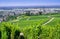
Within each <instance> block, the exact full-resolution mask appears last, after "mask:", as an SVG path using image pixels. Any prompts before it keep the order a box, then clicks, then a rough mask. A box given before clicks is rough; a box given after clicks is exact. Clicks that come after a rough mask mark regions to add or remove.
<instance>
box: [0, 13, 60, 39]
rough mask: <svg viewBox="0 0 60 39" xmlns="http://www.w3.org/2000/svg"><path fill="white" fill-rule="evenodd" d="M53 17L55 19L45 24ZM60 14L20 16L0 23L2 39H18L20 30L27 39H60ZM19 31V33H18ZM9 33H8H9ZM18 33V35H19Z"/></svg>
mask: <svg viewBox="0 0 60 39" xmlns="http://www.w3.org/2000/svg"><path fill="white" fill-rule="evenodd" d="M52 17H54V18H55V19H54V20H53V21H51V22H50V23H48V24H46V25H43V24H44V23H46V22H47V21H48V20H50V19H51V18H52ZM59 17H60V16H58V14H54V15H40V16H19V17H17V19H15V20H10V21H8V22H2V23H0V33H2V34H1V35H0V38H1V39H8V38H11V39H15V38H16V39H18V38H19V34H20V32H22V33H24V37H25V39H38V37H39V38H40V39H60V33H59V32H60V18H59ZM42 25H43V26H42ZM16 32H18V33H16ZM7 33H8V34H7ZM17 34H18V35H17Z"/></svg>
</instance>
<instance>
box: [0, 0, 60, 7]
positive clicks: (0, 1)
mask: <svg viewBox="0 0 60 39" xmlns="http://www.w3.org/2000/svg"><path fill="white" fill-rule="evenodd" d="M2 6H60V0H0V7H2Z"/></svg>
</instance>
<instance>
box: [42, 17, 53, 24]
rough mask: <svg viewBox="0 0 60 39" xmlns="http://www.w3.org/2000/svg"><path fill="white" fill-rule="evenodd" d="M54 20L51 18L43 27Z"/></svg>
mask: <svg viewBox="0 0 60 39" xmlns="http://www.w3.org/2000/svg"><path fill="white" fill-rule="evenodd" d="M53 20H54V17H53V18H51V19H50V20H49V21H47V22H46V23H44V24H43V25H46V24H48V23H50V22H51V21H53Z"/></svg>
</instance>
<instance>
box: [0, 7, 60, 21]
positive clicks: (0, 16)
mask: <svg viewBox="0 0 60 39" xmlns="http://www.w3.org/2000/svg"><path fill="white" fill-rule="evenodd" d="M28 12H29V13H33V14H39V12H42V14H47V13H59V12H60V8H25V9H18V8H17V9H12V10H0V22H2V21H3V20H6V18H7V17H8V16H14V15H19V14H25V13H28Z"/></svg>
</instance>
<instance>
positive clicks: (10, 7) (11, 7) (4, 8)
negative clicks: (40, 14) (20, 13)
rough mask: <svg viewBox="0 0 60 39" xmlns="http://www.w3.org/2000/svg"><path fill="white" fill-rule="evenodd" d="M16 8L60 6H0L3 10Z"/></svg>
mask: <svg viewBox="0 0 60 39" xmlns="http://www.w3.org/2000/svg"><path fill="white" fill-rule="evenodd" d="M16 8H23V9H24V8H60V6H9V7H0V9H3V10H12V9H16Z"/></svg>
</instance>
